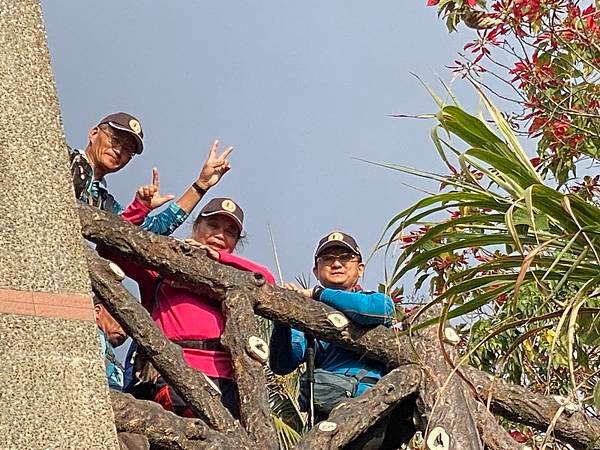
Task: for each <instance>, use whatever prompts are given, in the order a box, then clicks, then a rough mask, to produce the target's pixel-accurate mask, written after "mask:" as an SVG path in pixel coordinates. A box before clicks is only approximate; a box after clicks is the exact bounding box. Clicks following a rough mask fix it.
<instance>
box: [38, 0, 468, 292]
mask: <svg viewBox="0 0 600 450" xmlns="http://www.w3.org/2000/svg"><path fill="white" fill-rule="evenodd" d="M42 6H43V10H44V17H45V21H46V28H47V33H48V41H49V46H50V53H51V57H52V62H53V67H54V73H55V77H56V82H57V86H58V92H59V98H60V103H61V111H62V117H63V122H64V127H65V132H66V136H67V141H68V142H69V144H70V145H71V146H73V147H76V148H84V147H85V145H86V142H87V141H86V136H87V132H88V130H89V129H90V128H91V127H93V126H94V125H95V124H96V123H97V121H98V120H99V119H100V118H101V117H103V116H104V115H106V114H108V113H110V112H114V111H119V110H124V111H128V112H131V113H133V114H134V115H137V116H138V117H139V118H140V120H141V122H142V125H143V127H144V130H145V134H146V139H145V143H146V147H145V151H144V154H143V155H142V156H141V157H136V158H135V159H134V160H133V161H132V162H131V163H130V165H129V166H128V167H127V168H126V169H125V170H123V171H121V172H119V173H117V174H113V175H111V176H110V177H109V178H108V181H109V186H110V188H111V191H112V192H113V193H114V194H115V196H116V197H117V198H118V199H119V200H120V201H121V203H124V204H126V203H128V201H129V200H130V199H131V198H132V197H133V194H134V192H135V190H136V189H137V187H138V186H139V185H140V184H147V183H149V182H150V177H151V170H152V167H158V168H159V170H160V175H161V187H162V192H163V193H173V194H175V195H178V194H180V193H181V192H183V190H184V189H185V188H186V187H187V186H188V185H189V184H190V183H191V182H192V181H193V180H194V179H195V177H196V176H197V173H198V171H199V169H200V167H201V165H202V163H203V161H204V159H205V157H206V154H207V152H208V149H209V147H210V144H211V142H212V140H213V139H214V138H219V139H220V140H221V142H222V144H223V146H227V145H234V146H235V151H234V152H233V154H232V156H231V162H232V167H233V168H232V170H231V171H230V172H229V173H228V174H227V175H226V176H225V177H224V178H223V180H222V182H221V183H220V184H219V185H218V186H217V187H216V188H215V189H214V190H211V191H210V194H209V195H210V196H231V197H233V198H234V199H235V200H236V201H237V202H238V203H239V204H240V205H241V206H242V208H243V209H244V211H245V213H246V228H247V235H248V242H247V244H246V246H245V248H244V249H243V250H242V251H241V254H242V255H244V256H246V257H248V258H251V259H253V260H255V261H257V262H259V263H262V264H264V265H266V266H268V267H269V268H271V270H272V271H273V272H274V273H276V269H275V263H274V258H273V253H272V247H271V243H270V238H269V233H268V227H269V225H270V226H271V228H272V229H273V232H274V236H275V239H276V242H277V246H278V250H279V257H280V262H281V265H282V269H283V275H284V277H285V278H286V280H291V279H293V278H294V277H295V276H296V275H299V274H302V273H304V274H308V273H310V269H311V266H312V255H313V251H314V248H315V246H316V243H317V241H318V240H319V238H320V237H322V236H323V235H325V234H327V233H328V232H330V231H332V230H334V229H342V230H345V231H347V232H349V233H350V234H352V235H354V236H355V237H356V239H357V240H358V242H359V244H360V245H361V247H362V248H363V252H364V253H369V251H370V250H371V249H372V247H373V245H374V244H375V242H376V241H377V239H378V237H379V235H380V233H381V232H382V230H383V229H384V227H385V224H386V222H387V221H388V220H389V219H390V218H391V217H392V216H393V215H394V214H395V213H396V212H398V211H400V210H401V209H403V208H405V207H407V206H409V205H410V204H411V203H412V202H414V201H416V200H417V199H418V198H419V197H420V196H421V195H422V194H420V193H419V192H416V191H415V190H413V189H410V188H409V187H406V186H405V185H403V184H401V182H404V183H408V184H410V185H413V186H419V187H429V188H431V189H436V188H437V187H436V186H432V185H427V183H423V182H422V181H420V180H415V179H411V178H410V177H408V176H405V175H401V174H399V173H397V172H392V171H389V170H386V169H382V168H378V167H375V166H371V165H367V164H365V163H363V162H360V161H358V160H356V159H355V158H364V159H369V160H374V161H380V162H389V163H397V164H404V165H409V166H414V167H418V168H423V169H431V170H439V171H443V168H442V166H441V164H440V163H439V161H438V159H437V156H436V153H435V150H434V148H433V145H432V144H431V142H430V140H429V129H430V128H431V126H432V123H431V122H427V121H415V120H409V119H394V118H390V117H389V115H390V114H395V113H407V114H416V113H425V112H433V111H434V105H433V102H432V101H431V100H430V98H429V96H428V94H427V93H426V91H425V90H424V89H423V88H422V87H421V85H420V84H419V83H418V81H417V80H416V79H415V78H414V76H413V75H411V73H415V74H418V75H419V76H420V77H422V78H423V79H424V80H426V81H427V82H428V83H431V84H432V85H434V86H436V83H437V80H438V78H441V79H443V80H445V81H450V80H451V78H452V74H451V73H450V72H449V71H448V70H447V69H445V66H446V65H448V64H450V63H451V62H452V61H453V60H454V59H455V54H456V52H457V51H458V50H460V48H461V47H462V45H463V43H464V42H466V40H468V38H469V36H470V33H469V32H464V33H462V34H460V35H458V36H457V35H452V36H449V35H448V34H447V32H446V30H445V28H444V25H443V23H442V22H440V21H439V20H438V19H437V17H436V13H435V9H433V8H427V7H425V1H424V0H422V1H421V0H410V1H397V0H396V1H389V0H385V1H378V2H365V1H356V0H343V1H342V0H330V1H328V2H321V1H312V0H310V1H303V2H292V1H282V0H279V1H266V0H264V1H261V2H242V1H237V2H233V1H220V2H199V1H197V2H194V1H189V0H188V1H183V0H174V1H170V2H166V1H160V2H159V1H151V0H147V1H144V2H133V1H124V0H120V1H116V0H103V1H102V2H97V1H91V0H78V1H77V2H73V1H67V0H52V1H50V0H43V1H42ZM437 87H438V89H439V90H440V91H441V87H440V86H439V84H437ZM454 90H455V92H456V93H457V94H458V95H459V97H462V98H472V93H471V92H470V89H469V88H468V86H465V85H464V83H460V82H459V83H457V84H456V85H455V86H454ZM190 231H191V226H190V225H187V226H183V227H182V228H181V229H180V230H179V231H178V233H177V235H178V236H180V237H187V235H188V234H189V233H190ZM383 267H384V261H383V258H382V257H381V256H380V257H376V258H375V259H374V260H373V261H372V263H371V264H370V265H369V267H368V268H367V273H366V277H365V281H364V285H365V287H369V288H375V287H376V284H377V282H379V281H382V280H383V278H384V270H383ZM407 290H408V291H410V286H407Z"/></svg>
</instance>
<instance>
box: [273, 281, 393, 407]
mask: <svg viewBox="0 0 600 450" xmlns="http://www.w3.org/2000/svg"><path fill="white" fill-rule="evenodd" d="M319 300H320V301H321V302H323V303H325V304H326V305H329V306H331V307H333V308H335V309H337V310H339V311H341V312H343V313H344V314H345V315H346V316H347V317H348V318H349V319H351V320H352V321H354V322H355V323H357V324H358V325H362V326H375V325H385V326H390V325H391V324H392V318H393V317H394V303H393V302H392V300H391V299H390V298H389V297H388V296H386V295H383V294H380V293H377V292H364V291H359V292H347V291H340V290H336V289H324V290H323V292H322V293H321V296H320V299H319ZM315 343H316V351H315V368H321V369H324V370H327V371H328V372H332V373H337V374H343V375H348V376H353V375H358V374H359V373H361V375H362V376H364V377H366V378H368V379H371V380H379V379H380V378H381V377H382V376H383V373H384V371H385V368H384V366H383V364H381V363H379V362H377V361H373V360H371V359H368V358H362V357H360V356H359V355H357V354H356V353H354V352H351V351H350V350H346V349H344V348H342V347H339V346H337V345H335V344H332V343H330V342H326V341H322V340H319V339H316V340H315ZM305 353H306V337H305V335H304V333H303V332H302V331H298V330H295V329H293V328H290V327H289V326H287V325H284V324H280V323H276V324H275V326H274V327H273V333H272V335H271V340H270V352H269V354H270V357H269V360H270V366H271V369H272V370H273V372H275V373H276V374H280V375H284V374H287V373H290V372H292V371H293V370H295V369H296V368H297V367H298V366H299V365H300V364H302V362H304V358H305ZM372 385H373V383H372V382H361V383H359V385H358V389H357V396H358V395H361V394H362V393H363V392H365V391H366V390H367V389H368V388H370V387H371V386H372Z"/></svg>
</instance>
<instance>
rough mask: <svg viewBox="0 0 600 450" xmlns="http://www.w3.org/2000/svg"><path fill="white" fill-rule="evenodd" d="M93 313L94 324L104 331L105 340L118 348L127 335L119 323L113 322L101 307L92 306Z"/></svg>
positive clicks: (112, 318)
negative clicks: (94, 317) (94, 315)
mask: <svg viewBox="0 0 600 450" xmlns="http://www.w3.org/2000/svg"><path fill="white" fill-rule="evenodd" d="M94 312H95V314H96V324H97V325H98V327H99V328H100V329H101V330H102V331H104V334H105V335H106V340H107V341H108V342H110V343H111V345H112V346H113V347H118V346H119V345H121V344H122V343H123V342H125V340H126V339H127V335H126V334H125V331H123V328H122V327H121V325H119V322H117V321H116V320H115V318H114V317H113V316H111V315H110V313H109V312H108V311H107V310H106V308H105V307H104V306H102V305H98V304H96V305H94Z"/></svg>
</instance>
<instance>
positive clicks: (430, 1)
mask: <svg viewBox="0 0 600 450" xmlns="http://www.w3.org/2000/svg"><path fill="white" fill-rule="evenodd" d="M439 2H440V0H427V6H435V5H437V4H438V3H439ZM476 3H477V0H467V5H469V6H470V7H471V8H472V7H473V6H475V4H476Z"/></svg>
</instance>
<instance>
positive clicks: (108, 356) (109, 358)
mask: <svg viewBox="0 0 600 450" xmlns="http://www.w3.org/2000/svg"><path fill="white" fill-rule="evenodd" d="M104 357H105V358H106V359H107V361H109V362H110V363H111V364H113V365H115V366H117V367H118V368H119V369H121V371H123V370H125V368H124V367H123V364H121V363H120V362H119V361H118V360H117V357H116V356H115V354H114V352H113V351H112V349H111V348H110V347H109V346H108V345H107V346H106V352H105V353H104Z"/></svg>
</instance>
